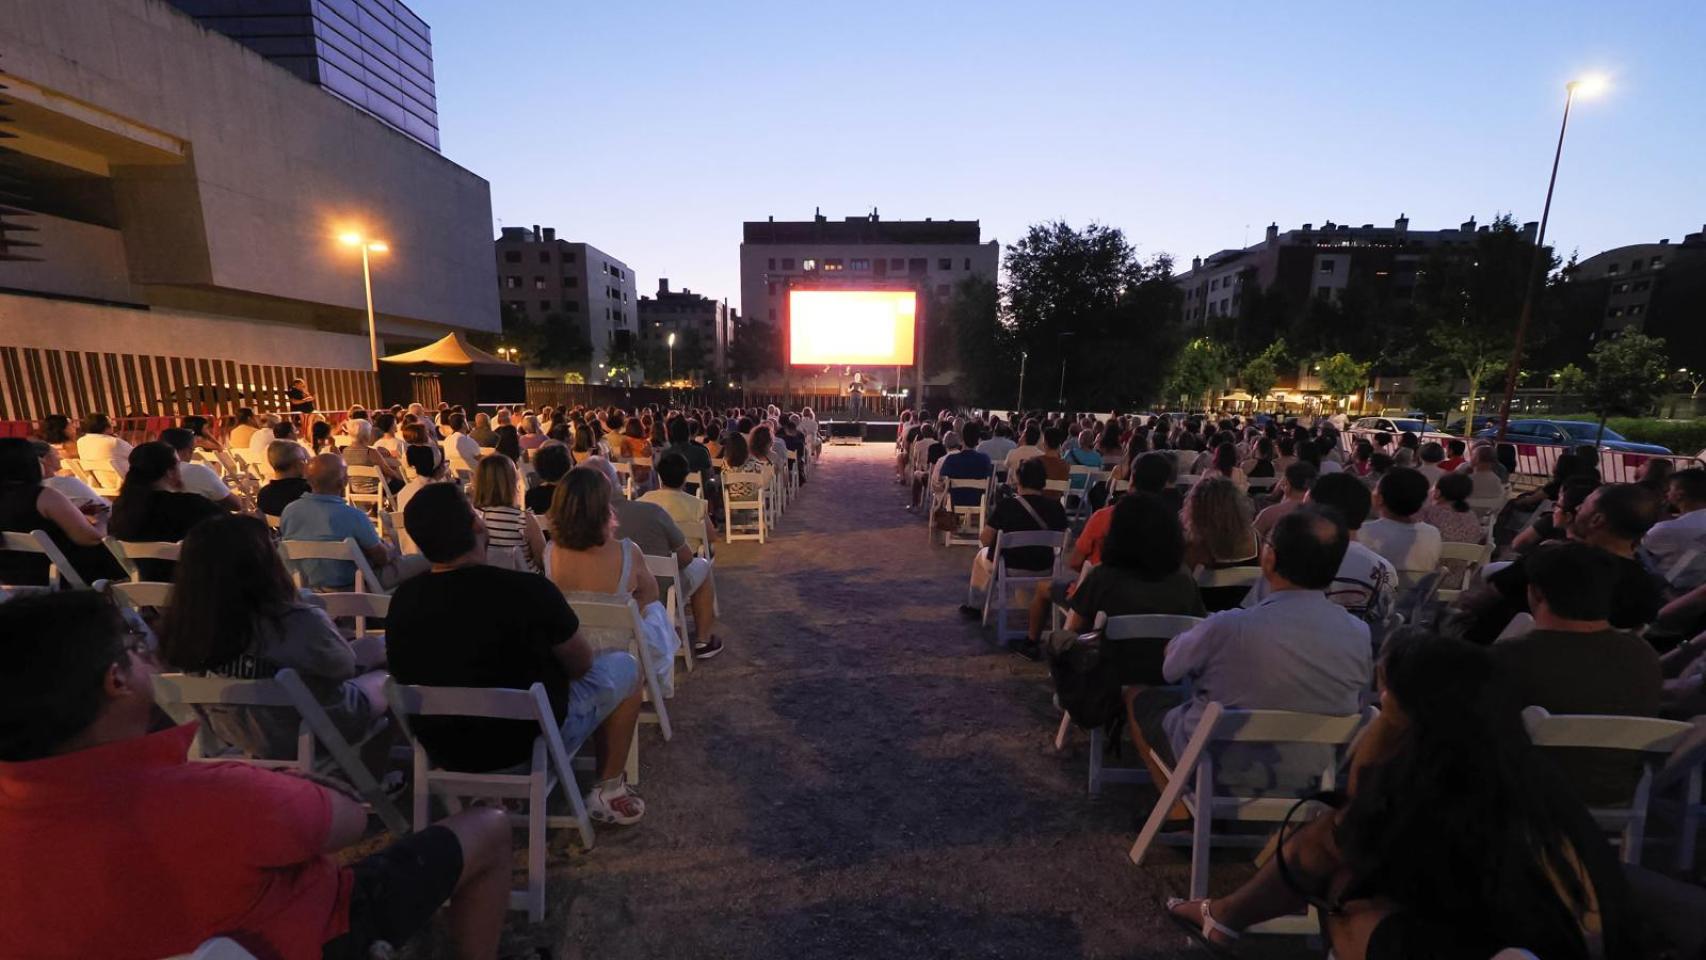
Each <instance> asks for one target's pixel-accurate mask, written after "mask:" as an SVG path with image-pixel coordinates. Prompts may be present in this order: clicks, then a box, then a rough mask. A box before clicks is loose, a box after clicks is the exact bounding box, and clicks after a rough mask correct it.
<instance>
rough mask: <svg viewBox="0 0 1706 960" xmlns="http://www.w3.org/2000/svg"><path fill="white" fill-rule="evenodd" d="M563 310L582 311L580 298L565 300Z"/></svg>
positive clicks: (568, 311)
mask: <svg viewBox="0 0 1706 960" xmlns="http://www.w3.org/2000/svg"><path fill="white" fill-rule="evenodd" d="M563 310H564V311H565V312H567V313H580V312H581V305H580V301H578V300H564V301H563Z"/></svg>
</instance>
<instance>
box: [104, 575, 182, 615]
mask: <svg viewBox="0 0 1706 960" xmlns="http://www.w3.org/2000/svg"><path fill="white" fill-rule="evenodd" d="M103 582H105V581H103ZM107 589H108V590H109V591H110V592H111V593H112V595H113V598H114V599H115V600H117V601H118V602H119V603H120V604H121V605H122V606H126V607H129V608H131V609H132V610H139V611H140V610H141V609H143V608H146V607H153V608H154V609H156V610H164V609H166V607H168V606H169V605H171V602H172V585H171V584H169V583H159V582H157V581H153V580H143V581H139V582H131V583H125V582H123V581H114V582H111V583H108V584H107Z"/></svg>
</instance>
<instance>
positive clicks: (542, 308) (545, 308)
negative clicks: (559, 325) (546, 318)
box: [539, 300, 551, 313]
mask: <svg viewBox="0 0 1706 960" xmlns="http://www.w3.org/2000/svg"><path fill="white" fill-rule="evenodd" d="M539 312H540V313H550V312H551V301H549V300H541V301H539Z"/></svg>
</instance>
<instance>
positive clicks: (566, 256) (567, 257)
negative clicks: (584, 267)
mask: <svg viewBox="0 0 1706 960" xmlns="http://www.w3.org/2000/svg"><path fill="white" fill-rule="evenodd" d="M563 262H564V263H574V262H575V252H574V251H573V250H564V251H563Z"/></svg>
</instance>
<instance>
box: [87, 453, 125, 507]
mask: <svg viewBox="0 0 1706 960" xmlns="http://www.w3.org/2000/svg"><path fill="white" fill-rule="evenodd" d="M82 466H83V472H84V473H85V474H86V475H87V476H88V484H89V486H91V487H94V488H95V492H96V493H98V494H100V495H101V496H103V497H106V498H107V499H108V500H111V499H113V498H114V497H117V496H118V491H119V488H120V487H122V486H124V474H123V473H120V472H119V469H118V467H117V466H115V465H114V464H113V462H112V461H111V460H84V461H83V463H82Z"/></svg>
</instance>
